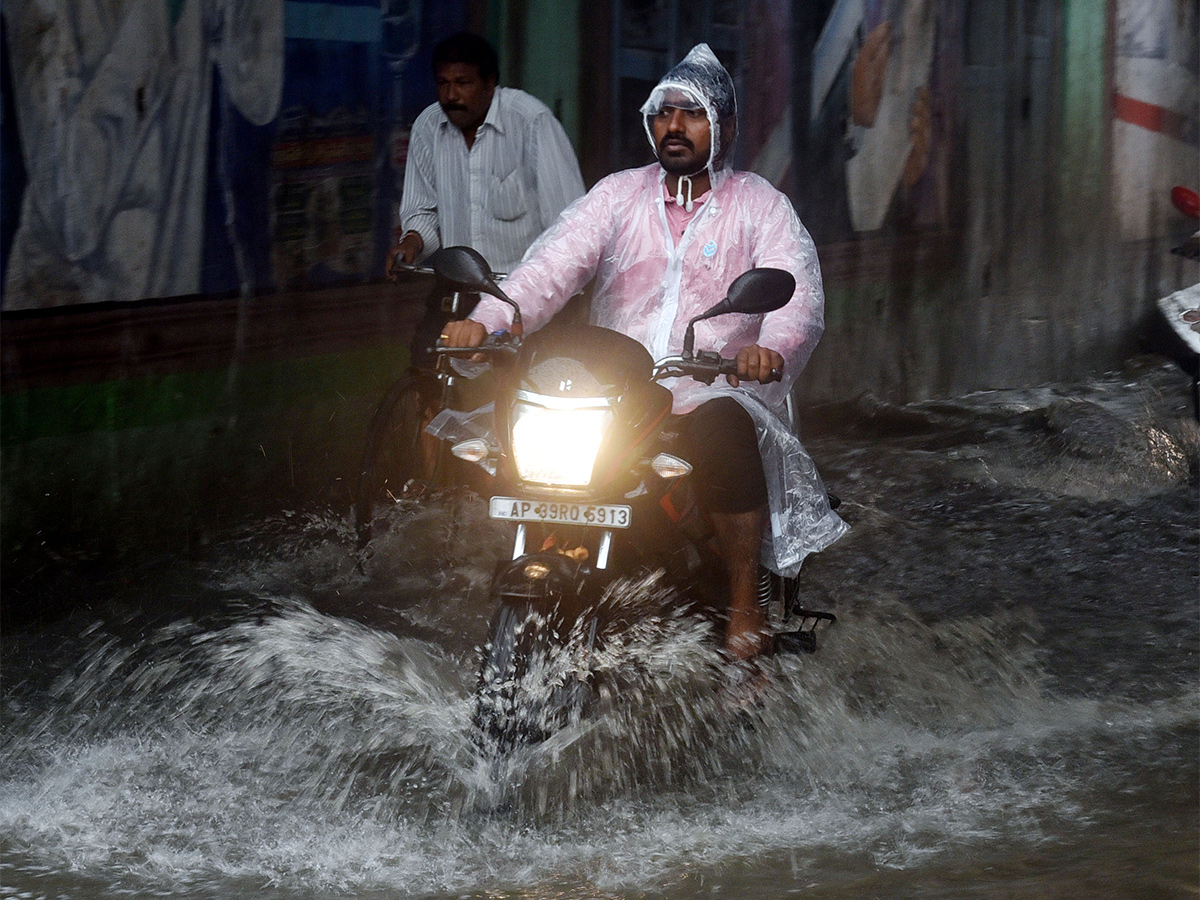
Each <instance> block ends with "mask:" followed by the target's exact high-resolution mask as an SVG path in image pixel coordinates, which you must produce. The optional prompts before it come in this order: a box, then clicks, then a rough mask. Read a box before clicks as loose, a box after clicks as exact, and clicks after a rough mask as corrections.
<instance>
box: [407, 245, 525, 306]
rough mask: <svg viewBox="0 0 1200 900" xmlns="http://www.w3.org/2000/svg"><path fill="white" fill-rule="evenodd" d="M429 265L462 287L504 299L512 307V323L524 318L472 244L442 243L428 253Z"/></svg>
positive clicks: (465, 289) (453, 283) (441, 275)
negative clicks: (454, 245) (451, 244)
mask: <svg viewBox="0 0 1200 900" xmlns="http://www.w3.org/2000/svg"><path fill="white" fill-rule="evenodd" d="M429 265H430V266H431V267H432V268H433V271H434V272H436V273H437V274H438V275H439V276H440V277H441V278H444V279H445V280H446V281H448V282H450V283H451V284H452V285H454V286H455V287H456V288H458V289H459V290H463V291H476V292H478V293H481V294H490V295H491V296H493V297H495V298H497V299H499V300H503V301H504V302H505V303H507V304H508V305H509V306H511V307H512V308H513V325H518V324H520V322H521V310H520V307H518V306H517V304H516V303H514V302H513V301H512V300H510V299H509V298H508V295H507V294H505V293H504V291H502V290H500V286H499V285H498V284H496V279H495V278H493V277H492V270H491V268H490V267H489V266H488V264H487V260H485V259H484V258H483V256H482V255H481V254H480V253H479V251H478V250H474V249H472V248H471V247H442V248H441V249H440V250H438V251H437V252H435V253H434V254H433V255H432V256H431V257H429Z"/></svg>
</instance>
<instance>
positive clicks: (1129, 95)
mask: <svg viewBox="0 0 1200 900" xmlns="http://www.w3.org/2000/svg"><path fill="white" fill-rule="evenodd" d="M1198 8H1200V4H1198V3H1196V2H1195V0H1171V2H1159V0H1118V3H1117V8H1116V35H1115V48H1116V61H1115V66H1114V73H1113V81H1114V85H1113V183H1114V188H1115V190H1116V194H1117V197H1116V203H1115V204H1114V208H1115V209H1116V210H1117V215H1118V219H1119V225H1120V229H1121V236H1122V237H1123V238H1124V239H1125V240H1129V241H1135V240H1144V239H1147V238H1150V237H1152V236H1153V235H1154V234H1156V233H1157V232H1159V231H1161V230H1162V227H1163V222H1164V221H1165V222H1167V223H1170V224H1172V225H1175V224H1176V223H1177V227H1178V228H1182V229H1186V228H1188V227H1191V226H1192V225H1194V223H1187V222H1185V221H1184V217H1182V216H1181V215H1180V214H1179V213H1178V212H1176V211H1174V210H1173V209H1172V207H1171V190H1172V188H1174V187H1176V186H1182V187H1184V188H1187V189H1189V190H1200V184H1198V183H1197V181H1198V180H1200V174H1198V167H1197V163H1196V160H1197V154H1198V153H1200V129H1198V121H1200V92H1198V91H1197V90H1196V86H1197V84H1198V83H1200V48H1198V44H1200V38H1198V30H1200V22H1198V21H1197V19H1198V16H1197V9H1198Z"/></svg>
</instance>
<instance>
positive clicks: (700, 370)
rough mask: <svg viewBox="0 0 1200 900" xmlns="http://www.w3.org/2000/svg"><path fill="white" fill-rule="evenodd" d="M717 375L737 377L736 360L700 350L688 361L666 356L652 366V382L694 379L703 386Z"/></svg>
mask: <svg viewBox="0 0 1200 900" xmlns="http://www.w3.org/2000/svg"><path fill="white" fill-rule="evenodd" d="M719 375H737V360H736V359H727V358H726V357H723V356H721V355H720V354H719V353H710V352H706V351H703V350H701V351H700V352H699V353H697V354H696V355H695V356H693V357H691V358H690V359H685V358H684V357H682V356H668V357H667V358H666V359H664V360H661V361H660V362H658V363H656V364H655V366H654V380H655V381H658V380H659V379H661V378H686V377H689V376H690V377H691V378H695V379H696V380H697V381H699V382H703V383H704V384H712V383H713V382H714V381H715V380H716V379H717V376H719Z"/></svg>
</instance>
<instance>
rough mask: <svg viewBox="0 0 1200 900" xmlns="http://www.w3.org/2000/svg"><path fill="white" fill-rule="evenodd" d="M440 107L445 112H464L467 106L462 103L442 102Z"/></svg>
mask: <svg viewBox="0 0 1200 900" xmlns="http://www.w3.org/2000/svg"><path fill="white" fill-rule="evenodd" d="M442 109H443V110H445V111H446V112H466V111H467V107H466V104H464V103H443V104H442Z"/></svg>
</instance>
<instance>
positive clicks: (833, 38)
mask: <svg viewBox="0 0 1200 900" xmlns="http://www.w3.org/2000/svg"><path fill="white" fill-rule="evenodd" d="M960 18H961V4H959V3H950V2H937V0H907V2H905V0H837V2H835V3H833V4H831V5H830V7H829V10H828V13H827V14H826V15H825V17H824V20H823V22H822V24H821V28H820V32H819V36H818V37H817V39H816V42H815V45H814V47H813V51H812V57H811V84H812V95H811V98H810V102H809V104H808V108H809V110H810V117H809V123H808V127H809V142H810V152H809V158H808V160H807V161H806V162H805V163H804V166H805V171H804V173H803V175H802V176H801V177H803V178H804V179H805V181H806V182H807V184H806V186H805V187H804V189H803V190H802V195H803V196H804V197H805V198H806V200H807V202H806V203H805V209H804V210H803V215H804V218H805V222H806V224H808V227H809V228H810V230H812V231H813V234H814V236H815V237H816V238H817V241H818V243H830V242H835V241H838V240H845V239H847V238H849V237H851V236H853V235H855V234H862V233H868V232H874V231H878V230H880V229H883V228H885V227H891V228H895V227H901V228H904V227H916V226H931V225H945V224H948V222H949V220H950V217H951V210H950V174H951V173H950V165H951V160H952V155H953V152H954V148H953V145H952V129H953V122H954V107H955V103H956V100H957V98H956V96H955V92H954V85H955V77H954V73H955V72H956V71H957V69H958V68H959V66H960V65H961V37H960V22H959V20H960Z"/></svg>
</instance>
